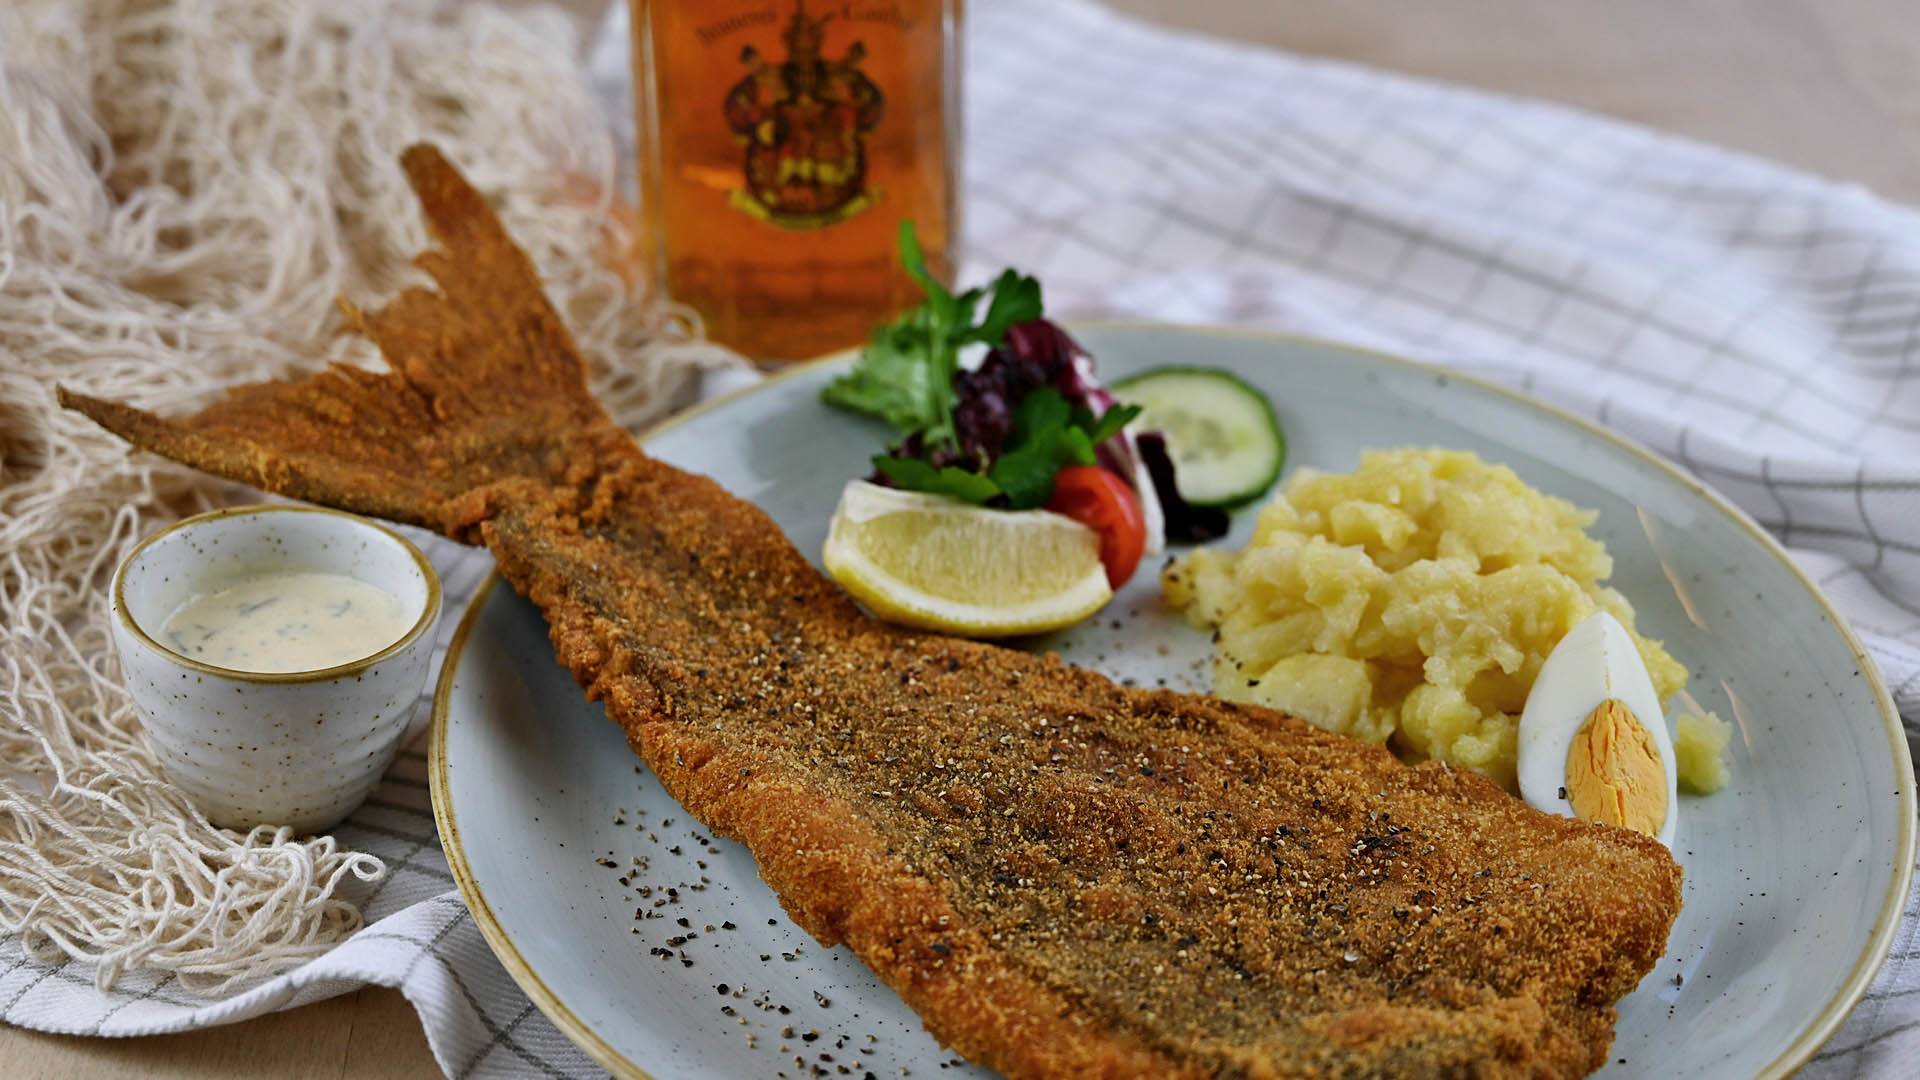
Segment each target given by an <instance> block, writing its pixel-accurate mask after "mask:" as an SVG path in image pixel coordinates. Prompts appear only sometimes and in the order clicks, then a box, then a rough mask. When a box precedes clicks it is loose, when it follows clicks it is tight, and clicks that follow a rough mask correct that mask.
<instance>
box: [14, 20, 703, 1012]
mask: <svg viewBox="0 0 1920 1080" xmlns="http://www.w3.org/2000/svg"><path fill="white" fill-rule="evenodd" d="M422 139H425V140H430V141H432V142H434V143H436V144H438V145H439V146H440V147H441V148H442V150H444V151H445V152H446V154H447V155H448V157H449V158H450V159H452V160H453V161H454V162H455V163H456V164H457V165H458V166H459V167H460V168H461V169H463V170H464V171H465V172H466V174H467V175H468V177H469V178H470V179H472V180H473V181H474V183H475V184H476V185H477V186H478V187H479V188H480V189H481V190H482V191H484V192H486V193H487V194H488V195H489V196H490V197H491V198H493V199H494V200H495V201H496V202H497V205H498V207H499V209H500V211H501V214H502V217H503V219H504V220H505V221H506V223H507V225H508V227H509V228H510V229H511V230H512V232H513V234H514V236H515V237H516V238H517V239H518V240H519V242H520V243H521V244H522V245H523V246H524V247H525V248H526V249H527V251H528V252H529V254H530V255H531V256H532V257H533V259H534V261H535V263H536V264H537V265H538V266H539V268H540V271H541V273H542V275H543V276H544V278H545V280H546V283H547V287H548V291H549V294H550V295H551V297H552V299H553V301H554V304H555V306H556V307H557V308H558V309H559V310H560V312H561V314H562V315H563V316H564V317H565V318H566V319H567V321H568V323H569V324H570V325H571V326H572V328H573V331H574V333H575V335H576V336H577V337H578V339H579V341H580V344H581V346H582V348H583V351H584V352H585V353H586V355H587V356H588V357H589V359H590V362H591V363H592V364H593V366H594V370H595V375H594V378H595V390H596V391H597V392H598V393H599V395H600V398H601V400H602V401H603V402H605V403H606V404H607V406H608V407H609V409H610V410H611V411H612V412H613V413H614V415H616V416H617V417H619V418H620V419H622V420H623V421H626V422H628V423H630V424H636V425H637V424H641V423H644V422H646V421H648V420H651V419H653V418H655V417H657V416H658V415H660V414H662V413H663V412H664V411H666V410H667V409H669V408H671V407H672V406H673V404H675V403H676V402H678V401H681V400H684V399H685V398H686V396H687V395H688V394H689V392H690V387H691V382H692V380H693V379H694V378H695V377H697V375H698V373H699V371H700V370H702V369H705V368H712V367H718V366H724V365H730V364H735V363H738V361H737V360H735V359H733V358H732V357H731V356H730V354H727V353H725V352H723V351H722V350H719V349H717V348H714V347H712V346H708V345H705V344H702V343H700V342H697V341H693V340H690V339H689V337H688V334H687V332H686V331H685V329H684V328H685V327H686V326H688V325H689V324H688V323H687V322H686V321H685V319H684V316H682V315H680V314H679V313H677V312H674V311H671V310H670V309H668V308H666V307H665V306H664V305H661V304H658V303H654V302H652V301H650V299H649V298H648V297H647V296H645V295H644V294H643V292H642V290H641V289H640V288H638V287H637V285H636V283H635V275H634V274H632V273H631V272H630V271H629V269H628V268H631V267H632V266H634V265H636V264H635V262H634V260H633V259H632V258H631V257H630V252H631V251H632V245H631V239H630V234H629V230H628V229H627V227H626V226H625V224H624V221H625V220H626V219H627V217H628V216H625V215H622V214H621V213H620V212H619V210H618V204H617V203H616V202H615V200H614V199H613V197H612V192H613V189H614V175H615V161H614V150H613V146H612V142H611V139H610V137H609V135H608V129H607V126H606V124H605V122H604V119H603V118H602V117H601V116H599V115H598V113H597V111H596V106H595V104H594V102H593V100H592V99H591V97H590V95H589V92H588V90H587V88H586V86H585V85H584V83H583V81H582V79H581V76H580V65H579V62H578V60H577V57H576V55H575V35H574V27H573V26H572V25H571V23H570V22H568V21H567V20H566V19H565V18H564V17H562V16H560V15H559V14H556V13H552V12H534V11H531V10H521V9H515V10H502V9H499V8H495V7H493V6H491V5H488V4H482V3H470V2H458V0H452V2H445V3H432V2H425V0H421V2H405V3H393V2H390V0H25V2H22V0H13V2H10V3H8V4H6V5H4V10H0V932H4V933H9V934H18V935H20V936H21V940H22V942H23V945H24V947H25V948H26V949H27V951H28V952H29V953H30V954H32V955H34V956H36V957H38V958H41V959H46V960H56V959H59V958H60V956H61V955H62V954H65V955H68V956H71V957H74V958H76V959H79V960H83V961H87V962H91V963H92V964H93V965H94V971H95V975H96V980H97V982H98V983H99V984H100V985H101V986H102V987H107V986H110V985H111V984H112V983H113V982H114V981H115V980H116V979H117V978H119V977H120V976H121V975H122V974H124V973H126V972H129V971H134V970H146V971H155V972H171V973H173V974H175V975H176V976H178V978H179V981H180V982H181V984H182V985H184V986H186V987H188V988H190V989H193V990H196V991H199V992H204V993H210V994H218V993H223V992H226V991H229V990H231V989H233V988H234V987H235V986H236V985H237V984H239V983H241V982H244V981H249V980H252V979H256V978H262V977H266V976H270V975H273V974H277V973H279V972H282V971H285V970H287V969H289V968H291V967H294V966H297V965H298V964H300V963H302V962H304V961H306V960H308V959H311V958H313V957H314V956H317V955H319V954H321V953H323V952H325V951H326V950H327V949H329V948H331V947H332V945H333V944H334V943H336V942H338V941H339V940H341V939H342V938H343V937H345V936H347V935H348V934H350V933H352V932H353V931H354V930H355V929H356V928H358V926H359V925H360V913H359V911H358V909H357V908H356V906H355V905H354V904H353V903H352V902H351V894H352V893H353V891H354V890H353V883H354V882H364V881H370V880H373V879H376V878H378V877H379V876H380V875H382V874H383V873H384V872H385V868H384V867H383V866H382V865H381V863H380V861H379V860H378V859H376V858H374V857H373V856H371V855H368V854H365V853H359V852H354V851H351V850H347V849H345V848H343V847H342V846H341V845H339V844H338V843H336V842H335V841H334V840H333V839H332V838H330V837H324V836H321V837H311V838H301V837H294V836H291V835H289V834H288V833H287V832H286V830H273V829H256V830H254V831H253V832H252V833H250V834H247V835H240V834H237V833H234V832H231V831H227V830H223V829H219V828H216V827H214V826H212V825H211V824H209V823H208V821H207V820H206V818H205V817H204V816H203V815H201V814H200V813H199V812H198V811H197V810H195V809H194V807H193V805H192V804H191V803H189V802H188V801H187V799H186V798H185V797H184V796H183V795H182V793H181V792H180V791H179V790H178V789H177V788H175V787H174V786H173V785H172V784H171V783H169V782H168V780H167V778H166V776H165V774H164V773H163V772H162V771H161V770H160V768H159V766H158V764H157V762H156V761H155V758H154V755H153V753H152V752H151V751H150V750H149V749H148V747H147V744H146V742H145V740H144V738H143V737H142V735H141V732H140V727H139V723H138V721H137V719H136V718H135V714H134V711H133V707H132V705H131V703H130V701H129V700H128V697H127V695H126V693H125V692H124V691H123V690H122V689H121V686H120V681H119V672H118V665H117V662H116V660H115V657H114V655H113V650H112V648H111V646H110V644H109V636H108V615H109V611H108V605H107V600H106V596H105V584H106V582H107V580H108V578H109V576H110V575H111V573H112V571H113V569H114V567H115V566H116V565H117V564H118V563H119V561H120V559H121V558H122V557H123V556H124V555H125V554H126V552H127V551H128V549H129V548H131V546H132V545H133V544H134V543H136V542H137V541H138V540H139V539H140V538H141V537H143V536H145V535H147V534H148V533H150V532H152V531H153V530H155V529H156V528H158V527H160V526H161V525H163V524H165V523H167V522H169V521H172V520H174V519H176V518H179V517H181V516H184V515H187V514H191V513H196V512H199V511H201V510H205V509H209V508H211V507H213V506H216V505H221V504H223V503H226V502H230V501H234V500H235V498H236V496H240V497H244V492H237V491H236V490H235V489H233V488H232V487H231V486H229V485H225V484H223V483H221V482H219V481H215V480H212V479H209V478H206V477H203V476H200V475H197V474H194V473H192V472H189V471H187V470H185V469H182V468H179V467H177V466H174V465H171V464H169V463H167V462H164V461H161V460H159V459H157V458H155V457H152V456H150V455H130V454H129V453H128V450H127V447H126V446H125V445H124V444H123V443H121V442H120V441H119V440H117V439H115V438H113V437H112V436H109V435H107V434H106V433H105V432H103V431H101V430H100V429H98V428H96V427H94V426H93V425H92V424H91V423H89V422H88V421H86V420H85V419H83V418H81V417H79V416H78V415H76V414H73V413H68V412H63V411H62V410H60V409H59V408H57V407H56V405H55V404H54V399H53V388H54V384H55V383H56V382H64V383H66V384H67V385H68V386H70V387H72V388H74V389H76V390H79V391H82V392H84V393H89V394H96V395H101V396H105V397H113V398H121V399H124V400H127V401H129V402H131V403H133V404H136V405H139V406H141V407H143V408H147V409H156V410H181V409H187V408H190V407H193V406H195V405H198V404H202V403H204V402H206V401H207V400H209V399H210V398H211V397H212V396H214V395H216V394H217V393H218V392H219V391H220V390H221V389H222V388H224V387H226V386H229V385H232V384H234V383H239V382H246V381H253V380H259V379H267V378H273V377H277V376H281V375H285V374H287V373H289V372H291V371H294V370H299V369H308V368H312V367H315V366H317V365H318V364H319V363H320V362H322V361H323V360H336V361H341V362H349V363H363V364H370V363H377V362H378V361H377V360H376V359H375V358H374V356H373V355H372V350H371V349H370V348H369V347H368V346H367V345H366V344H365V343H364V342H360V341H357V340H354V339H350V338H346V337H344V336H343V335H342V327H341V320H340V316H339V313H338V312H337V310H336V309H335V305H334V299H335V297H336V296H346V297H350V298H353V299H354V300H356V301H359V302H362V303H367V304H372V303H377V302H378V300H379V299H380V298H382V297H384V296H386V295H388V294H390V293H392V292H393V291H395V290H396V289H397V288H398V287H399V286H400V285H402V284H404V283H409V282H412V281H414V280H418V278H417V277H416V272H415V271H413V270H412V269H411V268H410V266H409V260H410V259H411V257H412V256H413V255H414V254H415V253H417V252H418V251H420V250H421V248H422V247H423V246H424V245H425V243H426V236H425V232H424V229H423V227H422V225H421V223H420V218H419V212H418V209H417V206H416V204H415V201H414V198H413V195H412V193H411V191H410V190H409V189H408V187H407V185H406V182H405V180H404V178H403V177H402V175H401V173H400V170H399V168H398V164H397V160H396V159H397V156H398V154H399V151H400V150H401V149H402V148H403V147H405V146H406V145H407V144H409V143H411V142H414V141H417V140H422Z"/></svg>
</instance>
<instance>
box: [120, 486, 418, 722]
mask: <svg viewBox="0 0 1920 1080" xmlns="http://www.w3.org/2000/svg"><path fill="white" fill-rule="evenodd" d="M266 514H325V515H328V516H330V517H337V518H340V519H342V520H344V521H346V522H348V523H349V524H350V525H352V526H354V527H357V528H361V529H365V530H368V531H371V532H375V533H378V534H379V535H380V536H381V537H382V538H383V539H385V540H388V541H391V542H392V543H394V544H397V545H399V547H400V549H401V550H402V551H404V552H405V553H406V554H407V555H408V556H409V557H411V558H412V559H413V563H414V566H415V568H417V569H418V570H419V571H420V576H421V579H422V580H423V581H425V582H426V586H427V595H426V600H425V602H423V603H422V604H421V605H420V614H419V617H417V618H416V619H414V621H413V625H412V626H410V627H408V628H407V632H406V633H404V634H401V635H400V636H399V637H398V638H396V639H394V640H393V641H392V642H391V643H389V644H388V645H387V646H385V647H384V648H382V649H380V650H378V651H376V652H373V653H370V654H368V655H366V656H362V657H358V658H355V659H353V660H348V661H346V662H344V663H340V664H334V665H332V666H330V667H323V668H309V669H306V670H303V671H243V670H241V669H239V668H230V667H221V666H219V665H218V664H209V663H207V662H206V661H204V660H195V659H194V658H193V657H191V656H186V655H183V654H181V653H178V652H175V651H174V650H172V649H169V648H167V647H166V646H165V645H162V644H161V643H160V642H158V641H155V640H154V639H153V637H152V636H151V635H149V634H148V633H147V632H146V630H145V629H144V628H143V627H141V625H140V620H138V619H136V618H134V617H133V613H132V612H131V611H129V610H127V597H126V581H127V569H128V568H129V567H131V566H132V565H133V564H134V561H135V560H136V559H138V558H140V556H142V555H143V554H145V553H146V551H147V549H148V548H151V547H153V546H154V545H155V544H157V543H159V542H160V541H161V540H164V539H166V538H167V537H169V536H172V535H174V534H175V533H182V532H187V531H191V530H192V529H195V528H197V527H199V526H202V525H205V524H207V523H209V522H213V521H220V520H224V519H226V518H237V517H252V516H259V515H266ZM439 614H440V575H439V574H438V573H436V572H435V571H434V569H433V564H432V563H431V562H428V561H427V557H426V555H425V554H423V553H422V552H421V551H420V549H419V548H418V547H416V546H414V543H413V541H411V540H408V539H407V538H406V537H404V536H401V535H400V534H399V533H397V532H395V531H393V530H392V529H389V528H387V527H386V526H385V525H382V524H380V523H379V522H377V521H372V520H369V519H367V518H364V517H361V516H360V515H358V514H349V513H347V512H346V511H344V510H334V509H330V508H328V507H324V506H298V505H293V504H289V503H255V504H251V505H247V506H227V507H222V508H220V509H218V510H208V511H206V512H205V513H200V514H194V515H193V516H192V517H184V518H181V519H180V520H178V521H175V522H173V523H172V524H170V525H167V526H165V527H163V528H160V529H158V530H156V531H154V532H153V534H152V535H150V536H148V537H147V538H146V539H144V540H141V541H140V542H139V543H138V544H135V545H134V547H133V550H132V551H129V552H127V556H126V558H124V559H121V560H120V565H119V566H118V567H117V568H115V570H114V572H113V617H114V621H115V622H116V623H117V624H118V625H120V626H122V627H124V628H125V629H126V631H127V633H128V634H129V636H131V637H132V638H133V639H134V640H135V641H137V642H139V643H140V644H141V645H143V646H145V647H146V648H147V649H149V650H151V651H152V652H154V653H157V654H158V655H160V656H161V657H163V658H165V659H166V660H168V661H169V662H171V663H172V664H174V665H175V666H176V667H183V668H186V669H187V670H189V671H196V672H199V673H200V674H202V675H212V676H215V677H217V678H221V679H228V680H232V681H237V682H250V683H269V684H288V683H310V682H327V681H331V680H334V679H339V678H342V677H344V676H348V675H357V674H359V673H360V672H362V671H365V670H367V669H368V668H371V667H372V666H373V665H375V664H377V663H380V662H381V661H383V660H387V659H390V658H391V657H393V656H395V655H396V654H398V653H400V652H401V651H403V650H405V649H406V648H407V647H408V646H410V645H412V644H413V643H414V642H416V641H418V640H420V638H421V637H422V636H423V635H425V634H426V632H427V629H428V628H429V627H431V626H432V625H433V624H434V622H435V620H436V619H437V618H438V617H439Z"/></svg>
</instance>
